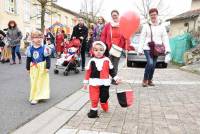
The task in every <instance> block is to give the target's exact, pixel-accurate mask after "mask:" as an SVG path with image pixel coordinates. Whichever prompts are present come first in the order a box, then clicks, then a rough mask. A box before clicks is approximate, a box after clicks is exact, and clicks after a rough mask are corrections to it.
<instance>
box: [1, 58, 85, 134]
mask: <svg viewBox="0 0 200 134" xmlns="http://www.w3.org/2000/svg"><path fill="white" fill-rule="evenodd" d="M54 63H55V59H52V63H51V65H52V67H51V70H50V85H51V86H50V87H51V98H50V100H48V101H47V102H44V103H39V104H37V105H31V104H30V103H29V101H28V97H29V92H30V88H29V75H28V74H27V72H26V69H25V58H24V59H23V63H22V64H16V65H9V64H0V96H1V97H0V115H1V116H0V122H1V123H0V134H6V133H8V132H10V131H12V130H13V129H15V128H17V127H19V126H21V125H23V124H25V123H26V122H28V121H30V120H31V119H33V118H34V117H35V116H37V115H39V114H40V113H42V112H44V111H46V110H47V109H49V108H50V107H52V106H53V105H55V104H57V103H58V102H60V101H62V100H63V99H64V98H66V97H67V96H69V95H71V94H72V93H74V92H75V91H76V90H78V89H80V88H81V86H82V80H83V74H84V73H83V72H81V71H80V74H75V73H74V72H70V74H69V76H64V75H63V73H62V72H61V73H59V74H58V75H55V74H54V73H53V68H54Z"/></svg>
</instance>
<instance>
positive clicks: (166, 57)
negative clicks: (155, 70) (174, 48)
mask: <svg viewBox="0 0 200 134" xmlns="http://www.w3.org/2000/svg"><path fill="white" fill-rule="evenodd" d="M170 61H171V54H170V53H168V54H166V56H165V63H169V62H170Z"/></svg>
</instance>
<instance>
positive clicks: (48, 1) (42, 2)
mask: <svg viewBox="0 0 200 134" xmlns="http://www.w3.org/2000/svg"><path fill="white" fill-rule="evenodd" d="M53 2H57V0H36V1H35V3H33V5H35V6H40V8H41V12H40V14H39V17H40V18H41V31H42V32H44V28H45V25H44V24H45V14H46V13H48V14H52V11H51V10H49V9H48V8H47V7H51V6H52V3H53ZM36 17H38V14H37V15H36Z"/></svg>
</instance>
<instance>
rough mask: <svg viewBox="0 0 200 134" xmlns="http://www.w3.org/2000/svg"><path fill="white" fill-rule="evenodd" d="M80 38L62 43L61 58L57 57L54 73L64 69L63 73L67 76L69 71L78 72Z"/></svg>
mask: <svg viewBox="0 0 200 134" xmlns="http://www.w3.org/2000/svg"><path fill="white" fill-rule="evenodd" d="M80 46H81V43H80V40H79V39H73V40H71V41H70V42H69V43H68V42H66V43H65V44H64V52H63V54H61V58H59V59H57V61H56V66H55V69H54V73H55V74H58V73H59V70H64V73H63V74H64V75H65V76H67V75H68V74H69V72H70V71H74V72H75V73H79V72H80V71H79V70H78V68H77V67H78V66H80Z"/></svg>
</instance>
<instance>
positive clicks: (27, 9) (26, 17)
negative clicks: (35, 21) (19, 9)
mask: <svg viewBox="0 0 200 134" xmlns="http://www.w3.org/2000/svg"><path fill="white" fill-rule="evenodd" d="M30 10H31V0H24V21H25V22H27V21H30V18H31V11H30Z"/></svg>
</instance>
